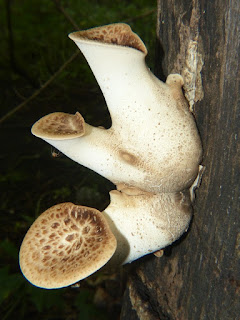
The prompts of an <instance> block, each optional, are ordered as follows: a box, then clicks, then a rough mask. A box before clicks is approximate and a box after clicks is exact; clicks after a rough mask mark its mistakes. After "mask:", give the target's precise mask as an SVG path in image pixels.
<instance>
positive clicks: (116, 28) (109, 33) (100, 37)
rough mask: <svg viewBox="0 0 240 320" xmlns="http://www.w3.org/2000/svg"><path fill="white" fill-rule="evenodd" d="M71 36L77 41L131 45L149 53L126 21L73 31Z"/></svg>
mask: <svg viewBox="0 0 240 320" xmlns="http://www.w3.org/2000/svg"><path fill="white" fill-rule="evenodd" d="M69 38H70V39H72V40H73V41H75V42H77V41H79V40H83V41H84V40H86V41H88V40H91V41H98V42H99V43H105V44H106V43H107V44H112V45H119V46H123V47H131V48H134V49H137V50H139V51H142V52H143V53H144V54H145V55H146V54H147V48H146V47H145V45H144V43H143V42H142V40H141V39H140V38H139V36H138V35H137V34H136V33H134V32H133V31H132V29H131V27H130V26H129V25H128V24H126V23H113V24H108V25H105V26H101V27H96V28H91V29H88V30H82V31H76V32H72V33H70V34H69Z"/></svg>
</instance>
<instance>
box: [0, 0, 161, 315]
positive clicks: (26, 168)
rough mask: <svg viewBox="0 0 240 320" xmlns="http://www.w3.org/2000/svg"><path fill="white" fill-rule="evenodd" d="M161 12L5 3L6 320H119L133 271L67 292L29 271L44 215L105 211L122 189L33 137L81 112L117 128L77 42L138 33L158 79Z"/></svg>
mask: <svg viewBox="0 0 240 320" xmlns="http://www.w3.org/2000/svg"><path fill="white" fill-rule="evenodd" d="M156 12H157V8H156V2H155V1H149V0H134V1H123V0H121V1H120V0H115V1H112V0H111V1H109V0H101V1H96V0H81V1H73V0H71V1H47V0H35V1H23V0H21V1H20V0H18V1H17V0H15V1H7V0H5V1H1V2H0V23H1V34H0V39H1V51H0V106H1V107H0V146H1V148H0V150H1V151H0V240H1V241H0V314H1V319H2V320H7V319H19V320H20V319H33V318H34V319H118V317H119V314H120V310H121V301H122V295H123V292H124V289H125V278H126V276H125V273H126V268H123V269H120V270H119V272H116V273H113V274H111V275H108V276H106V275H104V274H101V272H99V273H97V274H96V275H94V276H92V277H90V278H88V279H86V280H84V281H82V282H81V284H80V287H77V288H72V287H69V288H65V289H59V290H43V289H39V288H36V287H34V286H32V285H31V284H29V283H28V281H27V280H26V279H25V278H24V277H23V276H22V274H21V272H20V270H19V265H18V252H19V248H20V245H21V242H22V239H23V237H24V235H25V233H26V231H27V230H28V228H29V226H30V225H31V223H32V222H33V221H34V220H35V219H36V217H38V215H39V214H40V213H41V212H43V211H44V210H46V209H47V208H49V207H51V206H52V205H54V204H57V203H60V202H67V201H71V202H74V203H76V204H82V205H86V206H91V207H94V208H97V209H99V210H103V209H104V208H105V207H106V206H107V204H108V202H109V196H108V192H109V191H110V190H111V189H113V188H114V186H113V185H112V184H111V183H110V182H109V181H107V180H105V179H104V178H102V177H100V176H98V175H97V174H95V173H94V172H92V171H90V170H88V169H86V168H84V167H81V166H80V165H78V164H76V163H74V162H73V161H71V160H70V159H68V158H66V157H65V156H64V155H62V154H60V153H58V151H57V150H54V149H52V148H51V146H49V145H47V144H46V143H45V142H43V141H42V140H40V139H37V138H36V137H34V136H32V135H31V132H30V129H31V126H32V125H33V123H34V122H35V121H37V120H38V119H39V118H40V117H42V116H44V115H46V114H48V113H51V112H55V111H64V112H68V113H75V112H76V111H79V112H80V113H81V114H82V115H83V117H84V118H85V120H86V122H88V123H90V124H92V125H95V126H105V127H109V126H110V125H111V120H110V117H109V113H108V110H107V107H106V105H105V101H104V99H103V97H102V94H101V92H100V90H99V88H98V85H97V83H96V81H95V79H94V76H93V75H92V73H91V71H90V68H89V67H88V65H87V63H86V61H85V59H84V57H83V56H82V54H81V53H80V51H79V54H76V52H77V51H78V49H77V47H76V45H75V44H74V43H73V42H72V41H71V40H70V39H69V38H68V37H67V35H68V34H69V33H70V32H72V31H75V30H78V29H87V28H90V27H94V26H99V25H104V24H108V23H114V22H126V23H129V24H130V26H131V27H132V29H133V31H135V32H136V33H137V34H138V35H139V36H140V37H141V38H142V39H143V41H144V42H145V44H146V46H147V48H148V49H149V52H150V53H149V56H148V60H147V61H148V65H149V66H150V67H151V69H153V68H154V53H155V33H156V31H155V30H156ZM29 98H30V99H29ZM124 270H125V271H124Z"/></svg>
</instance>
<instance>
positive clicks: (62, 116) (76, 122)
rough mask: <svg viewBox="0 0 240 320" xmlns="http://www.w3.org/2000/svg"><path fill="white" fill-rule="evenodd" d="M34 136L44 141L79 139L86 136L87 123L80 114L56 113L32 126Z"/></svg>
mask: <svg viewBox="0 0 240 320" xmlns="http://www.w3.org/2000/svg"><path fill="white" fill-rule="evenodd" d="M32 134H34V135H35V136H37V137H41V138H42V139H44V138H47V139H54V140H65V139H73V138H78V137H81V136H83V135H84V134H85V121H84V119H83V117H82V116H81V114H80V113H79V112H76V113H75V114H69V113H64V112H54V113H50V114H48V115H47V116H45V117H43V118H41V119H40V120H38V121H37V122H36V123H35V124H34V125H33V126H32Z"/></svg>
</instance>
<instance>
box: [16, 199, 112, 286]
mask: <svg viewBox="0 0 240 320" xmlns="http://www.w3.org/2000/svg"><path fill="white" fill-rule="evenodd" d="M116 246H117V243H116V239H115V237H114V235H113V233H112V232H111V230H110V228H109V226H108V223H107V222H106V220H105V218H104V216H103V215H102V213H101V212H99V211H98V210H96V209H93V208H87V207H83V206H77V205H74V204H73V203H70V202H68V203H62V204H58V205H56V206H53V207H51V208H50V209H48V210H46V211H45V212H44V213H42V214H41V215H40V216H39V217H38V219H37V220H36V221H35V222H34V223H33V225H32V226H31V227H30V229H29V230H28V232H27V234H26V236H25V238H24V240H23V243H22V246H21V248H20V255H19V261H20V268H21V270H22V273H23V274H24V276H25V277H26V278H27V279H28V280H29V281H30V282H31V283H32V284H34V285H35V286H37V287H42V288H46V289H53V288H61V287H66V286H69V285H71V284H73V283H76V282H77V281H79V280H81V279H83V278H86V277H88V276H89V275H91V274H92V273H94V272H95V271H97V270H98V269H100V268H101V267H102V266H103V265H105V264H106V263H107V261H108V260H109V259H110V258H111V257H112V255H113V253H114V252H115V250H116Z"/></svg>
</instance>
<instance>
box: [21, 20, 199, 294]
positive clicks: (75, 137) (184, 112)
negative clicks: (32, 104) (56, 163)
mask: <svg viewBox="0 0 240 320" xmlns="http://www.w3.org/2000/svg"><path fill="white" fill-rule="evenodd" d="M69 37H70V38H71V39H72V40H73V41H74V42H75V43H76V44H77V46H78V47H79V48H80V50H81V51H82V53H83V54H84V56H85V57H86V59H87V61H88V63H89V66H90V67H91V69H92V71H93V73H94V75H95V77H96V79H97V81H98V84H99V86H100V88H101V90H102V92H103V95H104V97H105V100H106V103H107V106H108V109H109V112H110V115H111V119H112V126H111V128H109V129H104V128H102V127H101V128H96V127H93V126H91V125H89V124H87V123H85V122H84V120H83V118H82V116H81V115H80V114H79V113H78V112H77V113H76V114H75V115H69V114H65V113H52V114H50V115H48V116H45V117H43V118H42V119H40V120H39V121H37V122H36V123H35V124H34V125H33V127H32V133H33V134H34V135H36V136H37V137H40V138H42V139H43V140H45V141H46V142H48V143H49V144H51V145H52V146H53V147H55V148H57V149H58V150H60V151H61V152H62V153H64V154H66V155H67V156H68V157H69V158H71V159H72V160H74V161H76V162H78V163H79V164H81V165H84V166H86V167H88V168H90V169H92V170H94V171H96V172H97V173H99V174H100V175H102V176H104V177H105V178H107V179H109V180H110V181H112V182H113V183H114V184H115V185H116V187H117V190H113V191H111V192H110V198H111V202H110V205H109V206H108V207H107V208H106V209H105V210H104V211H103V212H102V213H100V212H98V213H97V214H96V216H97V217H99V219H100V220H101V219H103V221H106V222H104V223H106V227H105V228H106V230H108V231H107V234H108V236H107V237H109V238H107V239H106V243H109V239H110V238H111V239H112V240H111V241H112V243H111V244H110V247H111V248H110V249H107V252H106V255H104V258H103V260H99V263H98V264H96V262H95V260H91V259H89V270H90V272H89V273H88V274H91V273H92V272H94V271H96V270H98V269H99V268H100V267H101V266H103V265H104V264H105V263H107V262H108V261H109V262H108V264H116V265H120V264H124V263H128V262H131V261H133V260H136V259H138V258H140V257H142V256H144V255H146V254H148V253H150V252H155V251H157V250H159V249H161V248H163V247H165V246H167V245H169V244H171V243H172V242H173V241H175V240H176V239H178V238H179V237H180V236H181V235H182V233H184V232H185V231H186V230H187V228H188V225H189V222H190V220H191V215H192V207H191V199H190V192H189V188H190V187H191V186H192V184H193V183H194V181H195V179H196V178H197V176H198V172H199V164H200V162H201V157H202V146H201V141H200V138H199V134H198V131H197V128H196V124H195V121H194V117H193V115H192V113H191V112H190V110H189V106H188V103H187V101H186V99H185V98H184V95H183V92H182V85H183V79H182V77H181V76H180V75H178V74H171V75H169V76H168V78H167V81H166V83H163V82H162V81H160V80H159V79H157V78H156V77H155V76H154V75H153V74H152V73H151V71H150V70H149V69H148V67H147V66H146V64H145V56H146V54H147V49H146V47H145V45H144V44H143V42H142V41H141V39H140V38H139V37H138V36H137V35H136V34H135V33H133V32H132V31H131V28H130V27H129V26H128V25H126V24H122V23H119V24H112V25H107V26H103V27H98V28H93V29H89V30H85V31H78V32H74V33H72V34H70V35H69ZM66 206H67V207H69V206H70V207H71V210H76V211H77V212H79V211H78V210H80V212H81V210H83V211H84V210H89V212H95V211H96V210H95V209H91V208H89V209H86V208H85V207H81V206H75V205H73V204H69V203H67V204H59V205H58V206H56V207H53V208H51V209H49V210H50V211H49V210H47V211H46V212H44V213H43V216H44V218H41V216H40V217H39V218H38V219H37V220H36V222H35V223H34V224H33V226H32V227H31V228H30V229H29V231H28V233H27V235H26V237H25V239H24V241H23V244H22V247H21V250H20V266H21V269H22V272H23V274H24V275H25V276H26V278H27V279H29V281H31V282H32V283H33V284H35V285H37V286H42V287H44V280H42V279H43V278H44V277H45V278H44V279H46V277H47V275H46V273H47V272H48V267H47V268H45V267H44V268H43V270H44V271H42V273H41V272H39V275H38V279H40V280H36V279H37V276H35V275H34V276H33V275H32V274H33V269H34V270H35V272H37V270H40V269H38V268H36V267H34V266H33V265H32V263H33V264H34V261H33V259H31V257H26V252H27V251H26V250H27V249H26V247H27V244H26V243H27V242H28V243H29V245H30V244H31V240H30V239H31V236H33V237H34V234H35V233H36V232H37V233H39V232H40V231H39V230H38V227H37V226H38V225H39V221H42V219H43V220H46V230H50V229H51V223H52V222H51V219H50V218H49V221H48V216H49V215H51V214H52V213H51V212H53V211H54V210H56V208H58V209H59V210H60V211H61V212H62V211H63V212H64V210H65V209H64V208H65V207H66ZM54 208H55V209H54ZM81 208H84V209H81ZM91 210H93V211H91ZM94 214H95V213H94ZM54 217H55V216H54ZM63 219H64V218H63ZM87 219H88V218H87ZM101 221H102V220H101ZM54 223H57V222H54ZM59 223H60V224H61V225H64V222H62V218H61V219H60V221H59ZM34 229H37V230H38V231H33V230H34ZM44 230H45V229H44ZM83 230H84V229H82V228H80V229H79V230H78V233H74V237H76V238H74V239H80V238H81V237H82V232H83ZM110 230H111V231H110ZM42 232H43V231H42ZM47 234H48V237H50V235H51V233H50V231H47ZM71 234H72V233H71ZM71 234H70V233H69V234H68V235H67V236H66V237H65V238H64V239H65V240H64V241H67V240H66V239H67V237H68V236H71ZM41 239H42V238H41ZM61 239H62V238H61V237H59V241H60V244H59V243H58V240H57V238H56V239H55V240H54V242H53V245H51V250H50V249H49V250H48V251H49V253H50V252H51V253H52V254H53V253H54V252H55V253H54V254H53V257H51V258H49V260H51V261H53V259H57V260H58V261H60V265H61V264H63V262H64V260H63V259H65V258H67V257H66V256H64V258H62V257H61V256H59V252H58V251H57V252H56V250H58V249H56V248H58V246H59V245H60V246H61ZM113 239H116V242H117V245H115V242H114V240H113ZM36 241H37V240H36ZM74 241H75V240H74ZM48 246H49V245H48V244H47V245H46V246H45V245H40V247H38V248H39V251H38V259H40V261H38V263H37V264H38V266H39V265H40V266H41V265H42V262H43V259H44V254H45V252H44V250H45V249H44V247H48ZM52 246H53V247H52ZM31 248H32V249H33V245H31ZM68 251H69V255H70V252H72V251H71V250H70V249H69V250H67V251H66V252H68ZM47 256H48V255H47ZM90 256H92V254H90ZM90 256H89V257H90ZM70 259H73V258H70ZM74 259H77V258H76V257H75V258H74ZM54 261H55V260H54ZM70 261H71V260H70ZM74 261H75V260H74ZM77 261H79V262H80V261H81V259H80V258H79V260H77ZM76 265H77V269H78V267H79V264H78V263H77V264H76ZM54 266H55V265H54V264H53V265H51V266H50V265H49V268H50V269H49V274H51V272H52V273H53V274H56V273H54V272H55V271H54ZM51 268H53V269H51ZM57 268H58V267H57ZM71 268H72V265H71V264H70V270H73V268H72V269H71ZM79 268H81V267H79ZM41 270H42V269H41ZM83 270H84V268H83ZM71 272H72V271H70V273H71ZM43 274H44V275H43ZM88 274H87V272H85V271H81V272H79V271H76V276H73V277H72V278H71V277H69V278H68V280H66V281H65V282H64V283H61V284H59V285H56V283H55V284H51V283H50V282H48V281H47V282H46V281H45V284H46V286H45V287H47V288H51V287H61V286H67V285H70V284H72V283H74V282H77V281H78V280H80V279H82V278H83V277H86V276H87V275H88Z"/></svg>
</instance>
